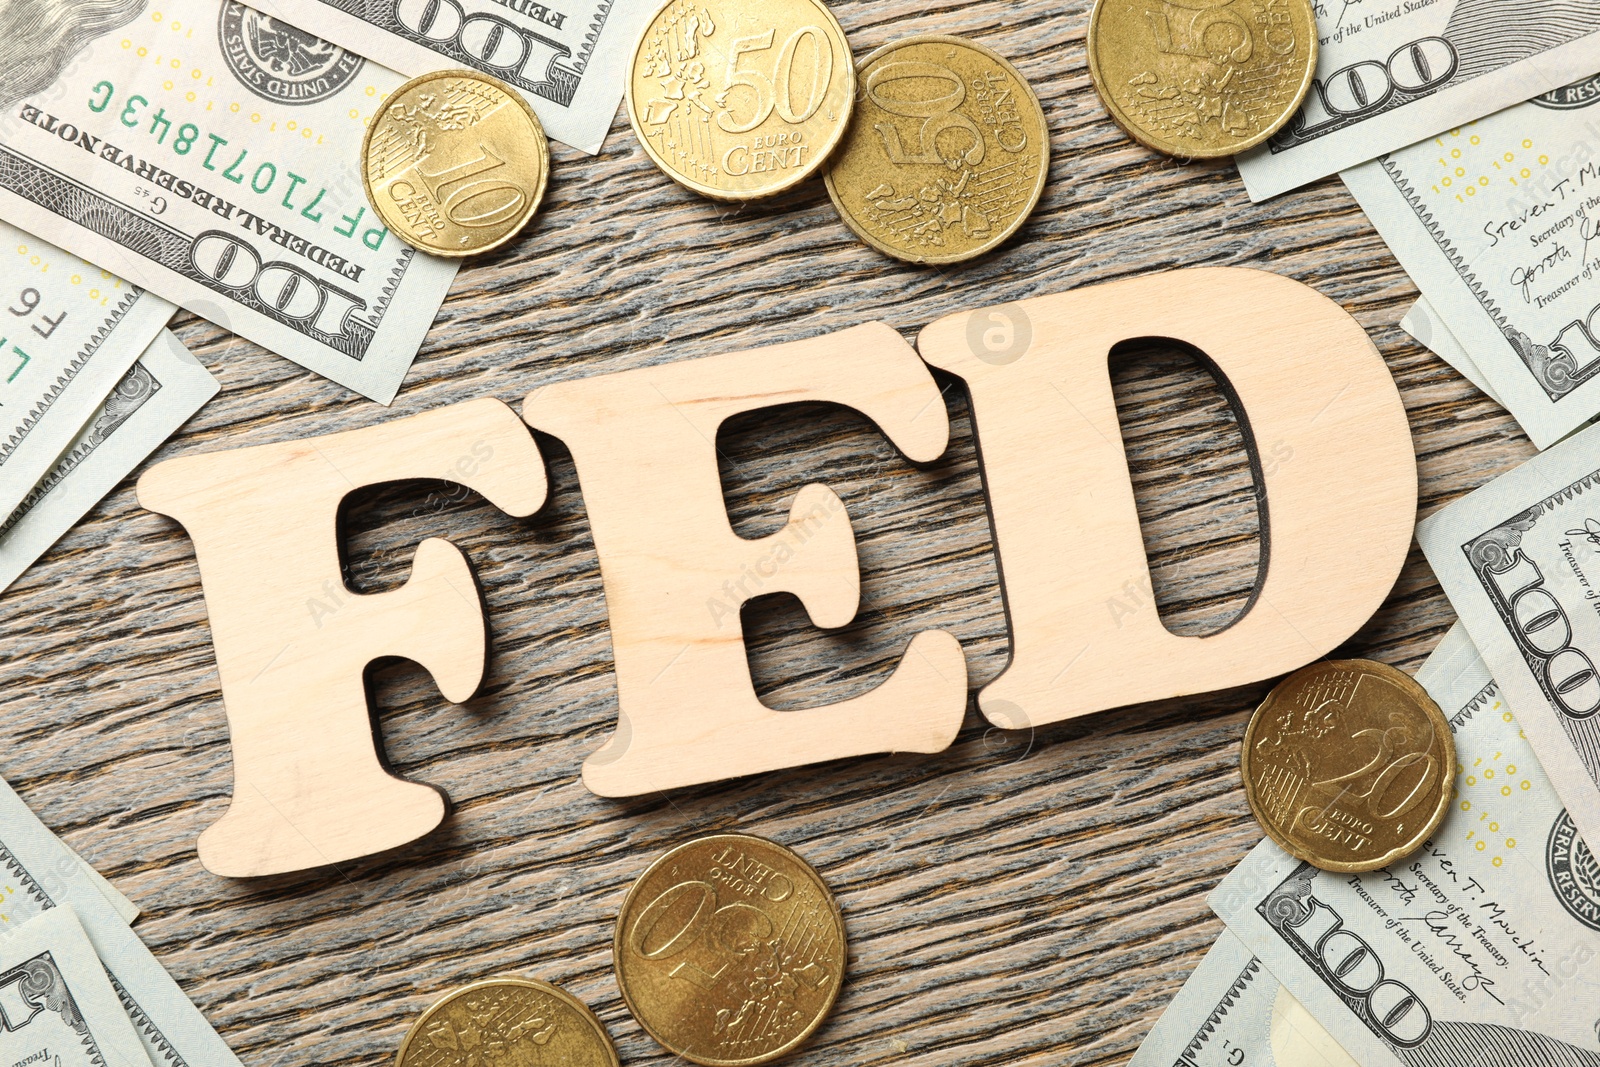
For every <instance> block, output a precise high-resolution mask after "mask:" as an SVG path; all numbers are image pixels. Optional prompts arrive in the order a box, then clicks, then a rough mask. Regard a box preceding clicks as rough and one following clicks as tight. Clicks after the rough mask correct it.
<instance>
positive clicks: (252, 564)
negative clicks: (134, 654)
mask: <svg viewBox="0 0 1600 1067" xmlns="http://www.w3.org/2000/svg"><path fill="white" fill-rule="evenodd" d="M468 472H470V473H468ZM412 478H447V479H449V480H451V481H455V482H460V483H461V484H463V485H465V486H467V487H468V488H471V489H475V490H477V491H478V492H479V493H482V494H483V495H484V496H485V497H487V498H488V499H489V501H490V502H491V503H493V504H494V505H495V506H497V507H499V508H501V509H502V510H504V511H507V512H510V513H511V514H512V515H517V516H526V515H531V514H533V513H534V512H535V511H537V510H538V509H539V506H540V505H541V504H542V503H543V502H544V498H545V474H544V463H543V461H542V460H541V458H540V456H539V450H538V447H537V446H536V445H535V444H534V442H533V438H532V437H531V436H530V435H529V434H528V431H527V429H526V428H524V427H523V425H522V423H521V421H520V420H519V419H518V418H517V416H516V414H515V413H514V412H513V411H512V410H511V409H510V408H509V407H507V406H506V405H505V404H504V403H502V402H501V401H499V400H493V399H487V398H486V399H482V400H472V401H468V402H466V403H462V404H454V405H451V406H449V407H444V408H439V409H436V410H434V411H428V412H424V413H423V414H420V415H413V416H410V417H408V418H403V419H395V420H394V421H392V422H386V423H383V424H381V425H378V426H371V427H367V428H364V429H359V430H347V431H345V432H342V433H334V434H328V435H326V436H323V437H311V438H306V439H304V440H299V441H286V442H283V443H281V444H270V445H256V446H252V447H248V448H238V449H233V450H231V451H225V452H209V453H205V454H203V455H195V456H180V457H179V458H177V459H171V460H168V461H166V462H165V463H161V464H159V465H157V466H155V467H153V468H151V470H150V471H149V472H148V473H146V474H145V475H144V477H142V478H140V479H139V502H140V503H141V504H143V505H144V506H145V507H147V508H149V509H150V510H152V511H158V512H160V513H162V514H163V515H170V516H172V517H173V518H175V519H177V520H178V521H179V522H181V523H183V526H184V528H185V529H186V530H188V531H189V536H190V537H191V538H193V539H194V550H195V557H196V558H197V559H198V560H199V563H200V581H201V585H202V586H203V587H204V589H205V597H206V609H207V613H208V614H209V615H210V617H211V639H212V642H213V643H214V644H215V646H216V653H217V672H218V674H219V676H220V677H221V680H222V701H223V704H224V705H225V706H226V708H227V712H228V729H229V734H230V739H231V742H232V746H233V803H232V805H231V806H230V807H229V808H228V811H227V813H226V814H225V815H224V816H223V817H222V818H221V819H220V820H218V821H217V822H216V824H215V825H213V826H211V827H210V828H209V829H207V830H206V832H205V833H204V834H202V835H201V837H200V861H201V862H202V863H204V864H205V866H206V868H207V869H208V870H211V871H212V872H214V873H216V874H221V875H227V876H231V877H250V876H255V875H266V874H279V873H282V872H285V871H297V870H304V869H306V868H309V867H319V866H322V865H323V864H328V863H337V862H340V861H342V860H348V859H354V858H355V857H357V856H366V855H371V854H372V853H375V852H381V851H383V850H385V849H389V848H394V847H396V846H398V845H403V844H405V843H406V842H408V841H411V840H414V839H416V838H418V837H421V836H422V835H423V834H425V833H427V832H428V831H430V830H432V829H433V828H434V827H435V826H438V825H439V822H440V821H441V820H442V819H443V818H444V815H445V810H446V809H445V799H444V797H443V795H442V794H440V793H439V791H438V790H436V789H434V788H433V787H431V786H427V785H421V784H418V783H415V782H407V781H403V780H401V779H399V778H396V777H394V776H393V775H391V774H390V773H389V772H388V770H387V769H385V767H384V766H383V760H382V758H381V756H380V755H379V753H378V751H377V747H376V742H375V739H374V736H373V731H374V727H373V723H372V717H371V710H370V708H369V707H368V702H367V692H366V685H365V678H364V674H365V669H366V666H367V664H369V663H371V662H372V661H373V660H375V659H378V658H380V657H383V656H401V657H404V658H405V659H409V660H414V661H415V662H417V663H420V664H422V665H423V666H424V667H426V668H427V669H428V671H429V672H430V673H431V674H432V675H433V678H434V681H436V682H437V683H438V684H439V689H440V691H442V692H443V693H444V695H445V697H446V698H447V699H449V700H451V701H456V702H460V701H463V700H466V699H467V698H468V697H470V696H472V694H473V693H474V692H475V691H476V690H477V688H478V685H479V684H480V682H481V681H482V679H483V667H484V657H485V653H486V645H487V636H486V633H487V631H486V627H485V623H484V617H483V606H482V603H481V601H480V599H479V596H478V590H477V586H476V584H475V582H474V581H473V578H472V573H471V571H470V570H469V569H468V567H467V561H466V558H465V557H464V556H462V554H461V551H460V550H459V549H457V548H456V547H455V546H454V545H452V544H450V543H449V542H448V541H444V540H441V539H438V538H429V539H428V540H426V541H423V542H422V544H421V545H419V546H418V547H417V555H416V560H415V562H414V563H413V565H412V569H411V577H410V578H409V579H408V580H407V581H406V583H405V585H403V586H401V587H400V588H398V589H392V590H390V591H388V592H384V593H376V594H372V595H358V594H356V593H353V592H351V591H350V590H349V589H348V588H347V587H346V586H345V583H344V576H343V573H342V571H341V569H340V561H339V560H340V557H339V544H338V540H337V534H336V527H337V521H338V514H339V504H340V501H342V500H343V499H344V498H345V496H347V495H348V494H350V493H352V492H354V491H355V490H357V489H359V488H361V487H362V486H367V485H377V484H379V483H381V482H393V481H401V480H404V479H412Z"/></svg>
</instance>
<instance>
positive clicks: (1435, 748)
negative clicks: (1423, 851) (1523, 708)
mask: <svg viewBox="0 0 1600 1067" xmlns="http://www.w3.org/2000/svg"><path fill="white" fill-rule="evenodd" d="M1239 763H1240V770H1241V771H1242V772H1243V774H1244V792H1245V798H1246V799H1247V800H1248V801H1249V802H1250V810H1251V811H1253V812H1255V816H1256V820H1257V821H1258V822H1260V823H1261V828H1262V829H1263V830H1265V831H1266V832H1267V836H1269V837H1271V838H1272V839H1273V840H1274V841H1276V842H1277V843H1278V844H1279V845H1280V846H1281V847H1282V848H1283V849H1284V851H1286V852H1288V853H1289V854H1290V855H1292V856H1294V857H1296V858H1297V859H1301V860H1304V861H1305V862H1307V863H1310V864H1312V865H1314V866H1317V867H1320V868H1322V869H1323V870H1325V871H1338V872H1341V873H1355V872H1359V871H1375V870H1377V869H1378V868H1380V867H1385V866H1388V865H1389V864H1390V863H1393V862H1395V861H1396V860H1399V859H1402V858H1404V857H1405V856H1407V855H1409V854H1410V853H1412V852H1414V851H1416V850H1417V849H1418V848H1419V847H1421V845H1422V843H1423V841H1425V840H1426V839H1427V837H1428V835H1429V834H1431V833H1433V831H1434V829H1435V828H1436V827H1437V826H1438V825H1439V820H1440V819H1442V818H1444V813H1445V809H1446V808H1447V807H1449V804H1450V783H1451V782H1452V780H1453V779H1454V777H1455V770H1456V754H1455V742H1454V739H1453V738H1452V736H1451V733H1450V724H1449V723H1448V722H1446V721H1445V717H1444V713H1443V712H1441V711H1440V710H1439V705H1438V704H1436V703H1434V701H1433V698H1432V697H1430V696H1428V693H1427V690H1425V689H1423V688H1422V686H1420V685H1418V684H1417V683H1416V681H1415V680H1414V679H1412V678H1411V676H1410V675H1407V674H1405V673H1404V672H1402V671H1398V670H1395V669H1394V668H1393V667H1390V666H1387V665H1385V664H1382V663H1374V662H1373V661H1371V660H1362V659H1357V660H1326V661H1324V662H1321V663H1313V664H1312V665H1311V666H1309V667H1303V668H1301V669H1300V670H1298V671H1296V672H1294V673H1293V674H1291V675H1289V677H1287V678H1285V679H1284V680H1283V681H1281V682H1279V683H1278V685H1277V686H1276V687H1275V688H1274V689H1273V690H1272V692H1271V693H1269V694H1268V695H1267V699H1266V700H1264V701H1262V703H1261V706H1260V707H1259V708H1257V709H1256V712H1255V715H1253V716H1252V717H1251V719H1250V725H1249V726H1248V727H1246V728H1245V734H1244V746H1243V749H1242V750H1241V752H1240V756H1239Z"/></svg>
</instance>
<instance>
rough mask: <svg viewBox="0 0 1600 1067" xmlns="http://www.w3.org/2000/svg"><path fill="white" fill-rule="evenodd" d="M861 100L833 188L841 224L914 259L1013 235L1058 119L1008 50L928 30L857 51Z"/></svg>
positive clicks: (1046, 164) (981, 248) (973, 252)
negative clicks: (1050, 125)
mask: <svg viewBox="0 0 1600 1067" xmlns="http://www.w3.org/2000/svg"><path fill="white" fill-rule="evenodd" d="M857 77H858V78H859V79H860V80H861V88H862V93H861V101H860V103H858V104H857V105H856V116H855V120H854V122H853V123H852V124H851V127H850V133H849V136H848V137H847V138H846V139H845V143H844V144H843V145H841V146H840V148H839V151H838V152H837V153H836V154H835V156H834V160H833V163H832V164H831V165H830V167H829V170H828V174H827V182H828V195H829V196H830V197H832V198H833V205H834V207H835V208H837V209H838V211H839V216H840V218H842V219H844V221H845V225H847V226H849V227H850V229H851V230H853V231H855V234H856V236H857V237H860V238H861V239H862V240H863V241H865V242H866V243H867V244H869V245H871V246H872V247H873V248H876V249H877V250H878V251H880V252H883V253H884V254H886V255H890V256H894V257H895V258H897V259H903V260H907V261H909V262H911V263H955V262H958V261H960V260H965V259H971V258H973V257H974V256H980V255H982V254H983V253H985V252H987V251H989V250H990V249H992V248H994V247H995V246H996V245H998V244H1000V242H1002V241H1004V240H1005V239H1006V238H1008V237H1010V236H1011V235H1012V234H1013V233H1015V232H1016V231H1017V229H1018V227H1020V226H1021V225H1022V223H1023V222H1024V220H1026V219H1027V217H1028V214H1029V212H1031V211H1032V210H1033V207H1034V205H1035V204H1036V203H1038V201H1039V194H1040V193H1041V192H1043V191H1044V183H1045V177H1046V175H1047V173H1048V171H1049V169H1050V131H1049V129H1047V128H1046V126H1045V121H1044V111H1043V109H1041V108H1040V106H1039V100H1038V98H1037V97H1035V96H1034V95H1033V90H1032V89H1030V88H1029V87H1028V83H1027V82H1026V81H1024V80H1023V77H1022V75H1021V74H1020V73H1018V71H1017V68H1015V67H1013V66H1012V65H1011V64H1010V63H1008V62H1007V61H1006V60H1005V59H1004V58H1002V57H1001V56H999V55H998V54H996V53H995V52H992V51H990V50H989V49H988V48H985V47H984V46H983V45H981V44H978V43H977V42H976V41H968V40H966V39H965V38H961V37H946V36H941V35H934V34H928V35H924V36H919V37H909V38H907V39H905V40H903V41H898V42H896V43H894V44H891V45H887V46H885V47H883V48H880V49H878V50H877V51H876V52H874V53H872V54H871V55H869V56H868V57H867V58H866V59H864V60H862V61H861V67H860V69H859V70H858V71H857Z"/></svg>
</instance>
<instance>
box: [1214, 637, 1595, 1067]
mask: <svg viewBox="0 0 1600 1067" xmlns="http://www.w3.org/2000/svg"><path fill="white" fill-rule="evenodd" d="M1417 681H1418V682H1420V683H1422V685H1423V686H1424V687H1425V688H1426V689H1427V690H1428V692H1429V693H1430V694H1431V695H1432V696H1433V697H1434V699H1435V700H1437V701H1438V702H1439V706H1440V707H1441V708H1442V709H1443V710H1444V713H1445V716H1446V717H1447V718H1448V719H1449V721H1450V727H1451V730H1452V731H1453V732H1454V734H1455V741H1456V760H1457V766H1456V767H1453V768H1427V769H1426V771H1425V773H1444V774H1451V773H1452V772H1453V774H1454V777H1455V792H1454V794H1453V801H1454V803H1453V805H1452V808H1451V811H1450V812H1449V814H1447V815H1446V816H1445V820H1444V822H1442V823H1441V824H1440V825H1439V828H1438V829H1437V830H1436V831H1435V832H1434V834H1433V836H1432V837H1431V838H1430V839H1429V840H1428V841H1427V842H1426V843H1425V844H1424V845H1423V847H1422V849H1421V850H1420V851H1418V852H1417V853H1416V854H1414V855H1413V856H1412V857H1410V858H1409V859H1406V860H1402V861H1400V862H1397V863H1393V864H1391V865H1390V866H1388V867H1387V868H1384V869H1383V870H1379V871H1373V872H1371V873H1368V874H1354V875H1352V874H1333V873H1330V872H1327V871H1321V870H1318V869H1317V868H1315V867H1312V866H1311V865H1309V864H1306V863H1302V862H1300V861H1299V860H1297V859H1295V858H1293V857H1292V856H1289V855H1288V854H1287V853H1285V852H1283V851H1282V850H1281V849H1279V848H1278V847H1277V846H1276V845H1274V844H1273V843H1272V842H1270V841H1264V842H1262V843H1261V845H1260V846H1258V847H1257V848H1256V849H1255V850H1254V851H1253V852H1251V853H1250V855H1249V856H1247V857H1246V858H1245V860H1244V862H1243V863H1241V864H1240V865H1239V866H1238V867H1237V868H1236V869H1235V870H1234V871H1233V873H1231V874H1230V875H1228V877H1227V878H1226V879H1224V880H1223V882H1222V884H1221V885H1220V886H1218V887H1217V889H1216V891H1215V892H1214V893H1213V894H1212V896H1211V901H1210V902H1211V906H1212V908H1213V909H1214V910H1215V911H1216V912H1217V914H1218V915H1219V916H1221V918H1222V920H1223V921H1224V922H1226V923H1227V924H1228V929H1229V930H1230V931H1232V932H1233V933H1234V934H1235V935H1236V936H1237V937H1238V938H1239V939H1240V940H1241V941H1243V942H1244V945H1245V947H1246V948H1247V949H1248V950H1249V951H1250V952H1251V953H1252V954H1253V955H1254V956H1255V957H1256V958H1258V959H1259V960H1260V961H1261V962H1262V963H1264V964H1265V965H1266V966H1267V968H1268V969H1269V970H1271V972H1272V973H1273V975H1274V976H1275V977H1276V978H1277V979H1278V981H1280V982H1282V983H1283V985H1284V986H1285V987H1286V988H1287V989H1288V990H1289V991H1290V992H1291V993H1292V994H1293V995H1294V997H1295V999H1297V1000H1298V1001H1299V1002H1300V1003H1301V1004H1303V1005H1304V1006H1305V1007H1306V1009H1307V1010H1308V1011H1310V1012H1311V1014H1312V1015H1313V1016H1315V1018H1316V1019H1317V1022H1318V1023H1320V1024H1321V1025H1322V1027H1323V1028H1325V1029H1326V1030H1327V1031H1328V1033H1329V1034H1331V1035H1332V1036H1333V1037H1334V1038H1335V1039H1336V1040H1337V1041H1338V1042H1339V1044H1340V1045H1341V1046H1342V1047H1344V1048H1345V1049H1346V1050H1347V1051H1348V1052H1349V1053H1350V1054H1351V1056H1352V1057H1353V1058H1354V1059H1355V1061H1356V1062H1358V1063H1360V1064H1363V1065H1364V1067H1384V1065H1390V1067H1462V1065H1466V1064H1473V1065H1476V1067H1531V1065H1534V1064H1539V1065H1549V1067H1600V1031H1597V1029H1596V1027H1597V1025H1600V864H1597V863H1596V860H1595V857H1594V854H1593V853H1591V852H1590V851H1589V849H1588V848H1587V847H1586V846H1585V845H1584V843H1583V841H1582V840H1581V839H1580V838H1579V837H1578V834H1577V829H1576V827H1575V826H1574V825H1573V822H1572V820H1571V819H1570V818H1569V817H1568V815H1567V813H1566V812H1565V811H1564V810H1563V809H1562V806H1561V801H1560V798H1559V797H1557V795H1556V793H1555V791H1554V790H1553V789H1552V788H1551V787H1550V782H1549V779H1548V778H1547V777H1546V776H1545V773H1544V771H1543V770H1542V769H1541V767H1540V765H1539V762H1538V760H1536V759H1535V758H1534V755H1533V752H1532V750H1531V749H1530V748H1529V747H1528V744H1527V742H1526V741H1525V740H1524V739H1523V737H1522V730H1521V726H1522V725H1524V724H1523V723H1522V722H1521V721H1520V720H1519V719H1518V717H1517V715H1516V714H1514V711H1513V706H1511V705H1508V704H1507V702H1506V700H1505V699H1504V698H1503V697H1502V695H1501V694H1500V692H1499V691H1498V689H1497V688H1496V686H1495V684H1494V681H1493V680H1492V679H1491V678H1490V676H1489V672H1488V671H1487V670H1486V669H1485V667H1484V664H1483V661H1482V660H1481V659H1479V658H1478V655H1477V651H1476V649H1474V648H1473V646H1472V643H1471V641H1470V640H1469V639H1468V637H1467V635H1466V633H1465V632H1464V631H1463V629H1462V628H1461V627H1460V626H1457V627H1455V628H1454V629H1452V630H1451V631H1450V633H1449V634H1447V635H1446V637H1445V639H1444V640H1443V641H1442V642H1440V645H1439V647H1438V649H1436V650H1435V651H1434V654H1433V655H1432V656H1430V657H1429V659H1428V662H1427V663H1425V664H1424V665H1423V667H1422V669H1421V670H1420V671H1418V673H1417ZM1373 740H1374V741H1375V742H1376V743H1378V744H1379V745H1380V748H1379V750H1378V751H1377V752H1375V758H1377V759H1382V758H1385V752H1386V750H1384V749H1383V748H1382V747H1381V746H1382V745H1384V744H1386V743H1387V742H1388V740H1389V739H1387V738H1374V739H1373ZM1421 770H1422V768H1420V767H1418V766H1417V765H1414V764H1413V765H1411V766H1410V767H1409V768H1402V773H1405V772H1407V771H1409V772H1418V771H1421Z"/></svg>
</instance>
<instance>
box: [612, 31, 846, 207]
mask: <svg viewBox="0 0 1600 1067" xmlns="http://www.w3.org/2000/svg"><path fill="white" fill-rule="evenodd" d="M855 92H856V76H855V67H854V66H853V65H852V63H851V61H850V45H849V44H848V43H847V42H846V41H845V38H844V30H843V29H841V28H840V27H839V23H838V20H836V19H835V18H834V17H833V13H832V12H831V11H829V10H828V8H827V6H826V5H825V4H823V3H822V2H821V0H700V2H696V3H691V2H689V0H671V2H669V3H668V4H667V6H666V7H663V8H662V9H661V10H660V11H658V12H656V15H655V18H653V19H651V20H650V23H649V25H647V26H646V27H645V30H644V34H643V36H641V37H640V38H639V43H638V44H637V45H636V46H635V47H634V53H633V64H632V66H631V67H630V68H629V72H628V81H627V94H626V95H627V101H628V119H629V121H631V122H632V123H633V130H634V133H636V134H638V136H639V141H640V143H642V144H643V145H644V150H645V152H646V153H647V154H648V155H649V156H650V158H651V159H652V160H654V161H655V164H656V166H658V167H660V168H661V169H662V170H664V171H666V172H667V174H668V176H670V177H671V178H672V179H673V180H674V181H676V182H678V183H679V184H680V185H684V186H686V187H688V188H690V189H693V190H694V191H695V192H697V193H700V194H702V195H704V196H709V197H714V198H716V199H718V200H754V199H756V198H758V197H763V196H771V195H772V194H774V193H777V192H781V191H782V190H784V189H787V188H789V187H790V186H792V185H795V184H796V183H798V182H801V181H804V180H805V179H806V178H807V177H809V176H810V175H812V174H814V173H816V171H817V169H818V168H819V167H821V166H822V165H823V163H824V162H826V161H827V158H828V154H829V153H830V152H832V151H833V149H834V146H835V145H837V144H838V143H839V140H840V138H841V137H843V136H844V131H845V128H846V127H847V126H848V125H849V123H850V111H851V107H852V106H853V104H854V100H855Z"/></svg>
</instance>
